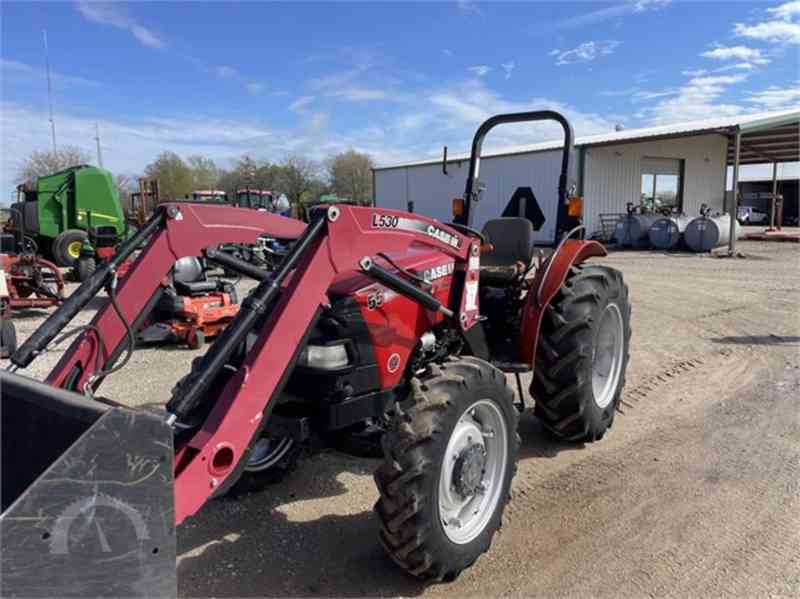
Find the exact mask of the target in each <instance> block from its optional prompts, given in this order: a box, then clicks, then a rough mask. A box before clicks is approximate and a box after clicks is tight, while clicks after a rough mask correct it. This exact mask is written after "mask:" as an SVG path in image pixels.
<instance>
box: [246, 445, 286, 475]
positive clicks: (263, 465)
mask: <svg viewBox="0 0 800 599" xmlns="http://www.w3.org/2000/svg"><path fill="white" fill-rule="evenodd" d="M292 445H294V440H293V439H290V438H288V437H284V438H282V439H271V438H269V437H261V438H260V439H259V440H258V441H256V444H255V446H254V447H253V450H252V451H251V452H250V456H249V457H248V459H247V466H245V470H246V471H247V472H260V471H262V470H266V469H267V468H271V467H272V466H274V465H275V464H277V463H278V462H279V461H280V459H281V458H282V457H283V456H285V455H286V452H288V451H289V450H290V449H291V448H292Z"/></svg>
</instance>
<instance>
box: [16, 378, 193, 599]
mask: <svg viewBox="0 0 800 599" xmlns="http://www.w3.org/2000/svg"><path fill="white" fill-rule="evenodd" d="M0 387H2V395H0V411H2V515H0V533H1V534H0V560H1V561H0V571H2V576H1V577H0V596H2V597H90V596H113V597H129V596H130V597H134V596H137V597H138V596H147V597H169V596H175V594H176V591H177V589H176V576H175V529H174V526H175V511H174V507H173V504H174V500H173V475H172V457H173V450H172V429H171V428H170V427H169V426H168V425H167V424H166V423H165V422H164V417H163V415H161V414H155V413H151V412H146V411H141V410H130V409H127V408H123V407H121V406H115V405H111V404H108V403H103V402H100V401H91V400H89V399H87V398H86V397H84V396H82V395H78V394H76V393H72V392H69V391H64V390H62V389H56V388H54V387H50V386H48V385H44V384H42V383H39V382H37V381H34V380H33V379H29V378H27V377H22V376H19V375H15V374H10V373H8V372H0Z"/></svg>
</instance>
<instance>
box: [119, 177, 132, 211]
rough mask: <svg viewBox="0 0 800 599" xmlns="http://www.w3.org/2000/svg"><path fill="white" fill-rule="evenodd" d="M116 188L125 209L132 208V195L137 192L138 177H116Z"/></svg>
mask: <svg viewBox="0 0 800 599" xmlns="http://www.w3.org/2000/svg"><path fill="white" fill-rule="evenodd" d="M114 187H116V188H117V193H118V194H119V200H120V202H122V205H123V206H125V207H128V206H130V200H129V198H130V194H131V192H133V191H136V177H135V176H134V175H126V174H118V175H114Z"/></svg>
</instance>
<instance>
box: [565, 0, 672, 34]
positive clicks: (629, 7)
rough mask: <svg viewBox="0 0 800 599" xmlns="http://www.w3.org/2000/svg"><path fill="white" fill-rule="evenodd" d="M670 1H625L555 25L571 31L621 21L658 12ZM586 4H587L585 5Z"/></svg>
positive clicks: (569, 18) (568, 18)
mask: <svg viewBox="0 0 800 599" xmlns="http://www.w3.org/2000/svg"><path fill="white" fill-rule="evenodd" d="M670 3H671V0H625V1H623V2H620V3H617V4H613V5H612V6H608V7H605V8H600V9H596V10H591V11H589V12H587V13H583V14H580V15H577V16H574V17H567V18H566V19H561V20H560V21H558V22H557V23H556V27H557V28H559V29H573V28H576V27H583V26H584V25H594V24H596V23H602V22H603V21H608V20H611V19H621V18H623V17H627V16H630V15H634V14H639V13H644V12H647V11H650V10H660V9H661V8H664V7H665V6H668V5H669V4H670ZM586 4H588V3H586Z"/></svg>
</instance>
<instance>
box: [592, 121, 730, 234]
mask: <svg viewBox="0 0 800 599" xmlns="http://www.w3.org/2000/svg"><path fill="white" fill-rule="evenodd" d="M727 144H728V142H727V140H726V139H725V138H724V137H722V136H721V135H702V136H696V137H686V138H682V139H667V140H659V141H650V142H642V143H634V144H622V145H613V146H602V147H590V148H587V149H586V169H585V171H584V187H583V195H584V199H585V202H584V222H585V224H586V230H587V231H588V232H589V235H591V234H592V233H594V232H596V231H599V229H600V218H599V215H600V214H602V213H614V212H625V206H626V204H627V203H628V202H633V203H634V204H637V205H638V204H639V199H640V196H641V161H642V158H645V157H647V158H682V159H684V160H685V163H684V164H685V171H684V180H683V209H684V211H685V212H686V213H687V214H688V215H690V216H697V214H698V210H699V209H700V205H701V204H708V205H709V206H711V207H712V209H714V210H719V211H721V210H722V209H723V198H724V193H725V157H726V152H727V147H728V145H727Z"/></svg>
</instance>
